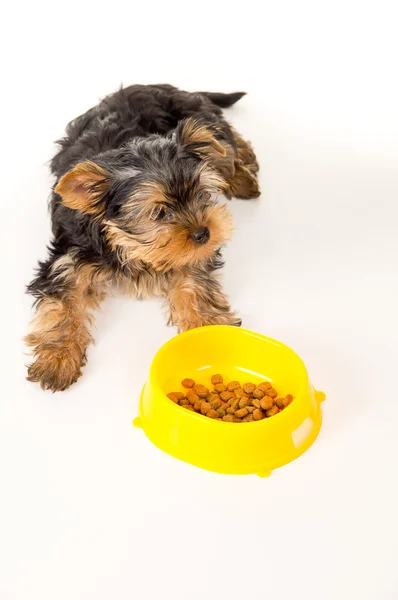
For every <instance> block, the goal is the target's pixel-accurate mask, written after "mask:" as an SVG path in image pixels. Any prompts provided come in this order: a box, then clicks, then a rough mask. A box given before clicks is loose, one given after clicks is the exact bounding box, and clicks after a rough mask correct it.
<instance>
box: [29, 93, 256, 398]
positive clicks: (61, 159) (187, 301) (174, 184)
mask: <svg viewBox="0 0 398 600" xmlns="http://www.w3.org/2000/svg"><path fill="white" fill-rule="evenodd" d="M243 95H244V94H243V93H234V94H218V93H208V92H200V93H194V94H192V93H188V92H183V91H180V90H178V89H176V88H175V87H172V86H170V85H149V86H141V85H134V86H131V87H128V88H125V89H121V90H120V91H118V92H116V93H115V94H113V95H111V96H109V97H107V98H105V99H104V100H103V101H102V102H100V103H99V104H98V105H97V106H95V107H94V108H91V109H90V110H89V111H87V112H86V113H85V114H84V115H81V116H80V117H77V119H75V120H73V121H72V122H71V123H69V125H68V126H67V128H66V136H65V137H64V138H63V139H61V140H60V141H59V142H58V144H59V151H58V153H57V154H56V155H55V157H54V158H53V159H52V161H51V172H52V174H53V175H54V176H55V177H56V182H55V185H54V187H53V190H52V194H51V201H50V203H51V215H52V231H53V238H52V241H51V244H50V247H49V253H50V256H49V258H48V259H47V260H46V261H45V262H40V263H39V266H38V271H37V276H36V277H35V279H34V280H33V281H32V283H31V284H30V285H29V286H28V291H29V292H30V293H31V294H33V296H34V297H35V299H36V300H35V304H36V315H35V318H34V320H33V322H32V328H31V332H30V333H29V334H28V335H27V337H26V342H27V344H28V345H29V346H30V347H31V349H32V353H33V357H34V360H33V363H32V364H31V365H30V366H29V371H28V379H29V380H30V381H36V382H39V383H40V384H41V386H42V388H44V389H50V390H52V391H57V390H65V389H66V388H68V387H69V386H70V385H71V384H72V383H74V382H75V381H76V380H77V379H78V377H79V376H80V375H81V368H82V366H84V364H85V362H86V350H87V346H88V345H89V344H90V342H91V341H92V337H91V334H90V330H89V327H90V324H91V322H92V314H91V312H92V310H93V309H95V308H97V307H98V305H99V303H100V302H101V300H103V298H104V297H105V295H106V293H107V291H108V290H109V289H110V287H111V285H113V284H116V285H117V286H118V287H119V288H120V289H122V290H124V291H126V292H127V293H129V294H132V295H134V296H135V297H138V298H143V297H146V296H149V295H151V294H155V295H159V296H162V297H163V298H165V301H166V303H167V305H168V310H169V318H168V322H169V323H170V324H172V325H174V326H176V327H177V329H178V331H185V330H187V329H190V328H193V327H200V326H203V325H213V324H221V325H236V326H239V325H240V320H239V318H238V317H237V315H236V313H235V312H233V311H232V310H231V307H230V305H229V303H228V300H227V298H226V296H225V294H224V293H223V291H222V288H221V286H220V283H219V282H218V280H217V278H216V277H215V275H214V271H215V270H216V269H218V268H220V267H221V266H222V264H223V263H222V260H221V255H220V248H221V247H222V246H223V244H224V243H225V242H226V241H227V240H228V238H229V237H230V235H231V231H232V225H231V217H230V214H229V212H228V210H227V208H226V207H225V206H224V205H222V204H221V205H220V204H218V202H217V195H218V194H224V195H225V196H226V197H227V198H231V197H232V196H235V197H238V198H256V197H257V196H259V194H260V191H259V186H258V181H257V175H256V174H257V171H258V164H257V160H256V157H255V154H254V152H253V150H252V147H251V145H250V144H249V143H248V142H246V141H245V140H244V139H243V138H242V137H241V136H240V135H239V133H238V132H237V131H235V130H234V129H233V128H232V127H231V126H230V125H228V123H227V122H226V121H225V119H224V118H223V117H222V111H221V108H227V107H229V106H231V105H232V104H234V103H235V102H237V101H238V100H239V99H240V98H241V97H242V96H243Z"/></svg>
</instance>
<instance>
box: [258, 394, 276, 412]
mask: <svg viewBox="0 0 398 600" xmlns="http://www.w3.org/2000/svg"><path fill="white" fill-rule="evenodd" d="M273 404H274V401H273V400H272V398H270V397H269V396H264V398H263V399H262V400H260V407H261V408H262V409H263V410H269V409H270V408H272V406H273Z"/></svg>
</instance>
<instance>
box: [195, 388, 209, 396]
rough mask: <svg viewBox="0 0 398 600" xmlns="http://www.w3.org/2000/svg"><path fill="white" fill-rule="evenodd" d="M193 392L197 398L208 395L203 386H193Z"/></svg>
mask: <svg viewBox="0 0 398 600" xmlns="http://www.w3.org/2000/svg"><path fill="white" fill-rule="evenodd" d="M194 390H195V393H196V394H197V395H198V396H199V398H206V396H208V395H209V390H208V389H207V387H205V386H204V385H195V387H194Z"/></svg>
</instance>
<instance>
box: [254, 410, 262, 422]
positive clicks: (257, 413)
mask: <svg viewBox="0 0 398 600" xmlns="http://www.w3.org/2000/svg"><path fill="white" fill-rule="evenodd" d="M253 419H254V420H255V421H261V419H264V413H263V411H262V410H261V409H260V408H256V410H255V411H254V413H253Z"/></svg>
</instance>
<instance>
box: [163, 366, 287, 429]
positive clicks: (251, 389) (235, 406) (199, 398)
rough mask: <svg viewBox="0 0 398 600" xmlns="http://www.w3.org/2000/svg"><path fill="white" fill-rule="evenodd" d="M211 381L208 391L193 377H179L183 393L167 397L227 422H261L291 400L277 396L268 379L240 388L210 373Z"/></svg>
mask: <svg viewBox="0 0 398 600" xmlns="http://www.w3.org/2000/svg"><path fill="white" fill-rule="evenodd" d="M211 382H212V384H213V385H214V390H213V391H212V392H210V391H209V389H208V388H207V387H206V386H205V385H202V384H200V383H195V381H194V380H193V379H190V378H186V379H183V380H182V382H181V384H182V386H183V387H184V388H185V389H186V395H184V394H183V393H181V392H170V393H169V394H167V397H168V398H169V399H170V400H172V401H173V402H174V403H175V404H179V405H180V406H181V408H186V409H187V410H190V411H196V412H197V413H201V414H202V415H204V416H206V417H209V418H210V419H215V420H218V421H226V422H228V423H242V422H243V423H248V422H252V421H261V420H262V419H265V417H272V416H274V415H276V414H277V413H278V412H280V411H282V410H284V409H285V408H286V406H288V405H289V404H290V402H292V400H293V396H292V395H291V394H287V395H286V397H284V398H278V392H277V391H276V390H275V389H274V388H273V387H272V385H271V384H270V383H269V382H268V381H263V382H262V383H260V384H259V385H258V386H256V385H255V384H254V383H250V382H249V383H245V384H244V385H243V386H242V387H241V385H240V383H239V381H231V382H230V383H228V386H227V385H225V384H224V380H223V377H222V375H220V374H218V373H217V374H214V375H212V377H211Z"/></svg>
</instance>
